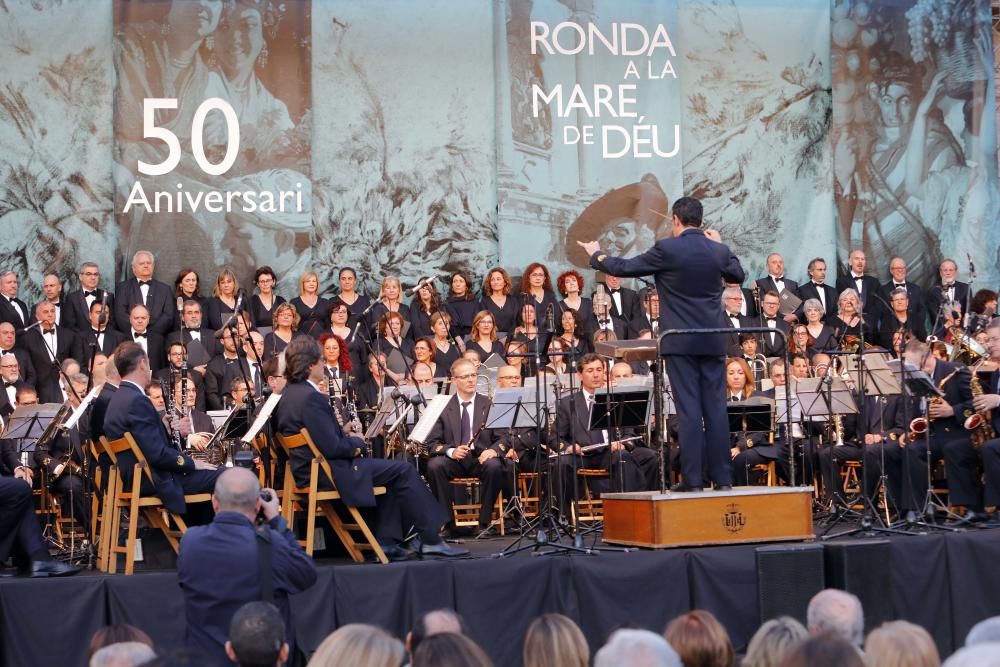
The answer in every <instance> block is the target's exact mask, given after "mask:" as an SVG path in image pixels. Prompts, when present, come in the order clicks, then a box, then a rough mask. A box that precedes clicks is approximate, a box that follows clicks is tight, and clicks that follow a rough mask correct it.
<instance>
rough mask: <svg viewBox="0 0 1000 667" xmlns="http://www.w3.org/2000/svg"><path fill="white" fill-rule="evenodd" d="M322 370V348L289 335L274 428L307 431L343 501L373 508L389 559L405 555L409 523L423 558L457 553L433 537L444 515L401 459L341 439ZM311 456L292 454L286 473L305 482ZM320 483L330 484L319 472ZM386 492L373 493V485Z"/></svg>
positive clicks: (458, 551) (462, 551)
mask: <svg viewBox="0 0 1000 667" xmlns="http://www.w3.org/2000/svg"><path fill="white" fill-rule="evenodd" d="M324 374H325V362H324V360H323V350H322V349H321V348H320V346H319V343H317V342H316V340H315V339H314V338H312V337H311V336H299V337H297V338H293V339H292V341H291V342H290V343H289V344H288V347H286V348H285V379H286V381H287V382H286V384H285V388H284V389H283V390H282V392H281V401H280V402H279V403H278V405H277V407H276V408H275V411H274V417H273V420H274V424H275V431H276V432H277V433H280V434H281V435H296V434H298V433H299V432H300V431H301V430H302V429H308V431H309V434H310V436H311V437H312V440H313V442H314V443H316V446H317V447H318V448H319V450H320V453H321V454H323V456H324V457H325V458H326V460H327V461H328V462H329V464H330V468H331V470H332V472H333V481H334V483H335V484H336V487H337V490H338V491H339V492H340V494H341V497H342V498H343V499H344V502H345V503H346V504H348V505H353V506H355V507H359V508H360V507H375V508H376V526H375V530H374V532H375V536H376V538H377V539H378V540H379V542H380V543H381V544H382V545H383V547H384V548H385V550H386V555H387V556H389V557H390V558H403V557H406V556H407V554H406V553H405V552H404V551H403V549H402V547H400V546H397V543H399V542H401V541H402V539H403V535H404V533H405V531H406V529H407V528H408V527H409V526H411V525H412V526H415V527H416V530H417V532H418V533H419V535H420V540H421V545H420V552H421V553H422V554H423V555H429V556H463V555H465V554H467V553H468V550H466V549H458V548H455V547H452V546H449V545H447V544H445V543H444V541H443V540H442V539H441V537H440V535H439V531H440V530H441V527H442V526H444V525H445V523H447V521H448V516H447V515H446V514H445V512H444V510H442V509H441V507H440V505H438V504H437V503H436V502H435V501H434V497H433V496H431V494H430V493H429V492H428V490H427V487H426V486H425V485H424V483H423V481H422V480H421V479H420V476H419V475H417V471H416V469H415V468H414V467H413V466H412V465H410V464H408V463H405V462H403V461H387V460H384V459H366V458H360V457H359V453H360V451H361V449H363V447H364V442H363V441H362V440H361V439H360V438H354V437H346V436H345V435H344V433H343V431H342V430H341V428H340V425H339V424H338V423H337V419H336V417H335V416H334V414H333V410H332V409H331V408H330V402H329V397H328V396H327V395H326V394H325V393H322V392H321V391H320V390H319V384H320V382H322V381H323V378H324ZM311 461H312V455H311V454H310V453H309V451H308V450H307V449H306V448H302V447H300V448H298V449H296V450H294V451H293V452H292V474H294V475H295V482H296V483H297V484H300V485H303V486H305V485H307V484H308V483H309V467H310V464H311ZM320 486H321V487H323V488H330V484H329V482H328V480H327V479H326V476H325V475H321V476H320ZM376 486H384V487H386V489H387V493H386V494H384V495H381V496H378V497H376V496H375V493H374V487H376Z"/></svg>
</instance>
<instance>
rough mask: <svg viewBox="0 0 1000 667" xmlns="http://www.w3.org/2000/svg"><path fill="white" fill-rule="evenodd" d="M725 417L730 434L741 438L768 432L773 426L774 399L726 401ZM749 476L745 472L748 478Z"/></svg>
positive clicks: (755, 398)
mask: <svg viewBox="0 0 1000 667" xmlns="http://www.w3.org/2000/svg"><path fill="white" fill-rule="evenodd" d="M726 417H727V418H728V420H729V433H730V436H733V435H736V436H739V437H740V438H741V439H742V438H746V435H747V434H748V433H769V432H771V431H772V430H773V428H774V401H773V400H771V399H769V398H766V397H758V396H751V397H750V398H748V399H746V400H742V401H730V402H727V403H726ZM748 467H749V466H748ZM749 477H750V475H749V474H747V478H748V479H749Z"/></svg>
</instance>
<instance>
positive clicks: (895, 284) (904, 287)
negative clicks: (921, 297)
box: [892, 282, 906, 289]
mask: <svg viewBox="0 0 1000 667" xmlns="http://www.w3.org/2000/svg"><path fill="white" fill-rule="evenodd" d="M892 286H893V287H902V288H903V289H906V283H897V282H894V283H892Z"/></svg>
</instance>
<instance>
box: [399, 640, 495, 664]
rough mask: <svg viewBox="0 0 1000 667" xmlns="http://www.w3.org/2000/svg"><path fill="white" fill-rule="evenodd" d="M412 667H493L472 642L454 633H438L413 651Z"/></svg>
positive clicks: (484, 654)
mask: <svg viewBox="0 0 1000 667" xmlns="http://www.w3.org/2000/svg"><path fill="white" fill-rule="evenodd" d="M411 664H412V666H413V667H493V663H492V662H491V661H490V659H489V658H488V657H487V656H486V653H484V652H483V649H481V648H479V647H478V646H477V645H476V643H475V642H474V641H472V640H471V639H469V638H468V637H466V636H465V635H460V634H458V633H455V632H439V633H437V634H435V635H431V636H430V637H427V638H426V639H424V641H422V642H420V645H419V646H417V648H416V649H415V650H414V651H413V662H412V663H411Z"/></svg>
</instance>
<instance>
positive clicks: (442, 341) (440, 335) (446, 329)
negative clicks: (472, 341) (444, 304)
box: [431, 312, 465, 377]
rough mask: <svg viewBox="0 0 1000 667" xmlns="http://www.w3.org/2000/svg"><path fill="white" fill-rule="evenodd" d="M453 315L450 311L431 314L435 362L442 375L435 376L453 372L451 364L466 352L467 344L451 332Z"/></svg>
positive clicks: (445, 375) (446, 375) (447, 374)
mask: <svg viewBox="0 0 1000 667" xmlns="http://www.w3.org/2000/svg"><path fill="white" fill-rule="evenodd" d="M450 328H451V317H450V316H449V315H448V313H444V312H441V313H434V314H433V315H431V329H433V330H434V339H433V340H434V362H435V363H436V364H437V367H438V368H439V369H441V375H435V376H434V377H448V376H449V375H450V373H451V365H452V364H453V363H455V362H456V361H458V359H459V358H461V356H462V353H463V352H465V344H464V343H463V342H462V341H461V340H460V339H455V338H453V337H452V335H451V333H450Z"/></svg>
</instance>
